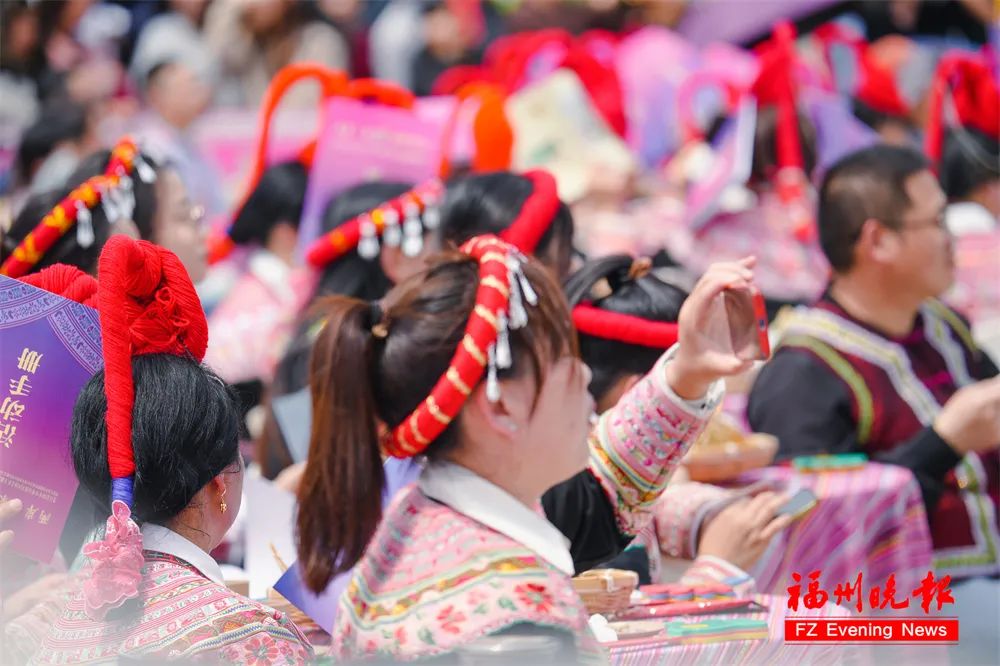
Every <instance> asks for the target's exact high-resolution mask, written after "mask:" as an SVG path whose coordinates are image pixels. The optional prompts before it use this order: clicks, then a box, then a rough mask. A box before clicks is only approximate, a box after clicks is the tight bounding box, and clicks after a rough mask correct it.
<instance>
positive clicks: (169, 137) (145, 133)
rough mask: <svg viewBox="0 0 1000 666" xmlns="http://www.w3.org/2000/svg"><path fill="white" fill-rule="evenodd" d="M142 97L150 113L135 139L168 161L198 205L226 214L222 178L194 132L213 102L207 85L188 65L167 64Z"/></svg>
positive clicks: (141, 120)
mask: <svg viewBox="0 0 1000 666" xmlns="http://www.w3.org/2000/svg"><path fill="white" fill-rule="evenodd" d="M143 94H144V97H145V102H146V111H145V112H144V113H143V114H142V115H141V116H140V118H139V119H138V122H137V130H136V134H137V136H138V137H139V138H141V139H142V141H143V142H144V143H145V144H147V145H148V146H149V147H151V148H152V149H153V150H154V152H156V153H157V154H161V155H163V156H164V157H166V158H167V159H168V160H169V161H170V163H171V164H172V165H173V167H174V168H175V169H176V170H177V173H178V174H179V175H180V177H181V179H182V180H183V181H184V186H185V187H186V188H187V190H188V192H189V193H190V195H191V199H192V200H193V201H194V202H195V203H196V204H198V205H200V206H203V207H204V208H205V210H206V211H207V212H208V214H209V215H215V214H217V213H221V212H223V209H224V205H225V204H224V202H223V201H222V197H221V191H222V186H221V183H220V182H219V177H218V175H217V174H216V173H215V172H214V171H213V170H212V168H211V166H210V165H209V163H208V162H206V161H205V159H204V157H203V156H202V155H201V153H200V151H199V150H198V147H197V146H196V144H195V142H194V139H193V137H192V136H191V133H190V130H191V126H192V124H193V123H194V122H195V121H196V120H197V119H198V118H199V117H200V116H201V115H202V114H203V113H204V112H205V111H206V110H207V109H208V107H209V105H210V104H211V101H212V90H211V88H210V87H209V86H208V83H207V82H206V81H205V80H203V79H202V78H201V77H200V76H199V75H198V74H197V72H196V71H195V70H194V69H192V68H191V67H190V66H189V65H187V64H186V63H185V62H182V61H166V62H162V63H160V64H157V65H155V66H153V67H152V68H151V69H150V70H149V74H148V75H147V77H146V80H145V84H144V87H143Z"/></svg>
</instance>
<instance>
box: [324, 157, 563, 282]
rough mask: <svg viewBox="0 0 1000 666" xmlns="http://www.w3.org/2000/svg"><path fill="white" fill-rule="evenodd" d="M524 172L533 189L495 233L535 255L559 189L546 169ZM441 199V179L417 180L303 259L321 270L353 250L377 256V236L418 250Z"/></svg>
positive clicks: (408, 252)
mask: <svg viewBox="0 0 1000 666" xmlns="http://www.w3.org/2000/svg"><path fill="white" fill-rule="evenodd" d="M523 175H524V177H525V178H527V179H528V180H529V181H531V185H532V192H531V194H530V195H529V196H528V198H527V199H526V200H525V202H524V205H523V206H521V211H520V213H518V216H517V218H515V219H514V221H513V222H512V223H511V225H510V226H509V227H507V229H505V230H504V231H503V232H502V233H501V234H500V237H501V238H502V239H503V240H505V241H506V242H508V243H510V244H511V245H513V246H514V247H516V248H517V249H519V250H520V251H521V252H523V253H525V254H534V252H535V249H536V248H537V247H538V243H539V242H540V241H541V239H542V236H544V235H545V232H546V231H548V229H549V227H550V226H551V225H552V220H553V219H554V218H555V216H556V213H557V212H558V211H559V193H558V191H557V189H556V181H555V179H554V178H553V177H552V175H551V174H549V173H548V172H547V171H542V170H539V169H536V170H533V171H528V172H526V173H524V174H523ZM443 198H444V185H443V184H442V183H441V181H439V180H437V179H433V180H429V181H427V182H425V183H422V184H420V185H418V186H417V187H415V188H413V189H412V190H410V191H409V192H406V193H404V194H402V195H400V196H398V197H396V198H395V199H390V200H389V201H386V202H385V203H383V204H380V205H379V206H377V207H375V208H373V209H372V210H370V211H367V212H365V213H362V214H361V215H358V216H357V217H353V218H351V219H350V220H348V221H346V222H344V223H343V224H341V225H340V226H338V227H337V228H336V229H333V230H332V231H329V232H328V233H326V234H324V235H322V236H320V237H319V238H317V239H316V240H315V241H313V243H312V244H311V245H310V246H309V248H308V249H307V250H306V260H307V261H308V262H309V263H310V264H312V265H313V266H315V267H317V268H322V267H323V266H326V265H328V264H330V263H332V262H334V261H336V260H337V259H340V258H341V257H343V256H344V255H345V254H347V253H348V252H350V251H352V250H355V249H356V250H357V251H358V255H360V256H361V257H362V258H364V259H368V260H371V259H374V258H375V257H377V256H378V253H379V239H380V238H381V239H382V242H383V243H384V244H385V245H387V246H389V247H401V248H402V250H403V253H404V254H405V255H406V256H408V257H414V256H416V255H418V254H420V251H421V250H422V249H423V233H424V230H425V229H429V230H432V229H436V228H437V227H438V225H439V224H440V213H439V211H438V206H439V205H440V204H441V201H442V199H443Z"/></svg>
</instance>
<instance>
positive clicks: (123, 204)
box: [116, 176, 135, 220]
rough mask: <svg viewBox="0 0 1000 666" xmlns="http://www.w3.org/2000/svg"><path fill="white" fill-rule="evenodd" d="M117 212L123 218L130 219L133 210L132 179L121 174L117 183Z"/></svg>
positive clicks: (133, 192)
mask: <svg viewBox="0 0 1000 666" xmlns="http://www.w3.org/2000/svg"><path fill="white" fill-rule="evenodd" d="M117 189H118V195H119V196H118V198H117V200H116V203H117V204H118V214H119V215H120V216H121V219H123V220H131V219H132V213H134V212H135V189H134V188H133V187H132V179H131V178H129V177H128V176H123V177H122V179H121V182H120V183H118V188H117Z"/></svg>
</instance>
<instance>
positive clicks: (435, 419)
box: [382, 236, 538, 458]
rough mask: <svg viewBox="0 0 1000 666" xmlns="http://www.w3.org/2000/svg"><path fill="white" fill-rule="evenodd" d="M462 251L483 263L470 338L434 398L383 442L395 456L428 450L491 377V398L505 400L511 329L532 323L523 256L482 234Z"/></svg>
mask: <svg viewBox="0 0 1000 666" xmlns="http://www.w3.org/2000/svg"><path fill="white" fill-rule="evenodd" d="M461 251H462V252H464V253H465V254H467V255H469V256H470V257H472V258H473V259H475V260H476V261H477V262H479V288H478V289H477V291H476V303H475V306H474V307H473V309H472V312H471V313H470V314H469V321H468V323H467V324H466V326H465V335H464V336H463V337H462V342H461V343H460V344H459V345H458V349H456V350H455V355H454V356H453V357H452V359H451V363H449V364H448V369H447V370H446V371H445V373H444V374H443V375H442V376H441V377H440V378H439V379H438V381H437V384H435V385H434V389H433V390H432V391H431V394H430V395H429V396H427V398H426V399H424V401H423V402H422V403H420V405H419V406H418V407H417V408H416V409H415V410H414V411H413V413H412V414H410V415H409V416H408V417H406V418H405V419H403V421H402V422H401V423H400V424H399V425H398V426H396V427H395V428H394V429H393V430H392V431H391V432H389V433H386V435H385V436H384V437H383V440H382V449H383V450H384V451H385V453H387V454H388V455H390V456H393V457H395V458H408V457H411V456H415V455H418V454H420V453H421V452H423V451H424V450H425V449H426V448H427V446H428V445H429V444H430V443H431V442H433V441H434V440H435V439H436V438H438V437H439V436H440V435H441V433H443V432H444V430H445V428H447V427H448V425H449V424H450V423H451V422H452V421H453V420H454V419H455V417H456V416H458V413H459V412H460V411H461V409H462V405H464V404H465V401H466V400H467V399H468V397H469V395H471V394H472V391H473V389H474V388H475V387H476V385H477V384H478V383H479V382H480V380H482V378H483V374H486V375H487V380H486V381H487V385H486V395H487V397H488V398H489V399H490V400H492V401H496V400H499V399H500V384H499V381H498V379H497V372H498V371H499V370H503V369H505V368H509V367H510V366H511V363H512V362H513V361H512V355H511V349H510V341H509V329H518V328H521V327H523V326H526V325H527V323H528V313H527V311H526V310H525V303H527V304H529V305H536V304H537V302H538V298H537V295H536V294H535V291H534V289H532V287H531V285H530V284H529V282H528V280H527V278H526V277H525V276H524V273H523V272H522V271H521V265H522V262H523V260H524V258H523V255H521V253H520V252H519V251H518V250H517V248H515V247H514V246H512V245H510V244H509V243H505V242H504V241H502V240H500V239H499V238H496V237H495V236H478V237H476V238H473V239H472V240H470V241H468V242H467V243H465V244H464V245H463V246H462V247H461Z"/></svg>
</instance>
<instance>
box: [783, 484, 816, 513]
mask: <svg viewBox="0 0 1000 666" xmlns="http://www.w3.org/2000/svg"><path fill="white" fill-rule="evenodd" d="M817 501H818V500H817V498H816V495H815V493H813V491H811V490H809V489H808V488H802V489H801V490H799V491H798V492H797V493H795V494H794V495H792V497H791V499H789V500H788V501H787V502H785V504H784V506H782V507H781V508H780V509H778V515H779V516H791V517H792V518H801V517H802V516H804V515H806V514H807V513H809V511H810V510H811V509H812V508H813V507H814V506H816V503H817Z"/></svg>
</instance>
